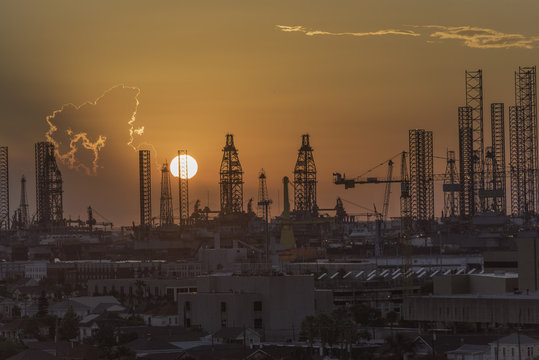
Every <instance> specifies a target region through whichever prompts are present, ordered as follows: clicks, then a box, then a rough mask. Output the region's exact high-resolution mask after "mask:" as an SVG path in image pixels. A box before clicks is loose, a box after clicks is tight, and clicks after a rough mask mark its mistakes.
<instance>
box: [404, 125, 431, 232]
mask: <svg viewBox="0 0 539 360" xmlns="http://www.w3.org/2000/svg"><path fill="white" fill-rule="evenodd" d="M408 140H409V154H410V155H409V161H410V198H411V202H410V205H411V207H410V212H411V216H412V220H413V221H419V222H424V221H429V220H432V219H434V182H433V175H434V172H433V171H434V169H433V155H432V131H427V130H424V129H414V130H410V131H409V138H408Z"/></svg>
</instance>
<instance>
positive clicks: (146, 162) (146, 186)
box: [138, 150, 152, 226]
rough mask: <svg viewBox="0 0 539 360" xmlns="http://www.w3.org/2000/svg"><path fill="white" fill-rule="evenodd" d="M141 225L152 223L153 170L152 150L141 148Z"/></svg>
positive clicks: (139, 153)
mask: <svg viewBox="0 0 539 360" xmlns="http://www.w3.org/2000/svg"><path fill="white" fill-rule="evenodd" d="M138 155H139V157H138V158H139V179H140V225H141V226H151V225H152V172H151V162H150V150H139V152H138Z"/></svg>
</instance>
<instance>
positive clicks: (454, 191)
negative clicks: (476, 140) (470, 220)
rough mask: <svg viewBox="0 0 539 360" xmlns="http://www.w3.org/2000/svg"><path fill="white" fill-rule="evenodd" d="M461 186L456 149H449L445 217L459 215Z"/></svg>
mask: <svg viewBox="0 0 539 360" xmlns="http://www.w3.org/2000/svg"><path fill="white" fill-rule="evenodd" d="M460 190H461V186H460V184H459V179H458V174H457V160H456V156H455V151H453V150H448V151H447V160H446V166H445V176H444V185H443V192H444V210H443V213H442V217H443V218H450V217H457V216H458V215H459V193H460Z"/></svg>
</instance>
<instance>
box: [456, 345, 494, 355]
mask: <svg viewBox="0 0 539 360" xmlns="http://www.w3.org/2000/svg"><path fill="white" fill-rule="evenodd" d="M488 353H490V346H488V345H468V344H465V345H462V346H461V347H459V348H458V349H456V350H452V351H447V352H446V354H488Z"/></svg>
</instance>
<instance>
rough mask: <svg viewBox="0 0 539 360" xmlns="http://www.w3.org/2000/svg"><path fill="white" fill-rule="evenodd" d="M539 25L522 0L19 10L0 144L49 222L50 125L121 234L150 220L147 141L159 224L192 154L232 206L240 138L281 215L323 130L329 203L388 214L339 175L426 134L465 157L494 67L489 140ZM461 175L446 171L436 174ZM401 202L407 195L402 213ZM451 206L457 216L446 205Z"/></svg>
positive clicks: (75, 207) (250, 172) (84, 188)
mask: <svg viewBox="0 0 539 360" xmlns="http://www.w3.org/2000/svg"><path fill="white" fill-rule="evenodd" d="M538 13H539V3H538V2H536V1H515V0H511V1H501V0H489V1H447V2H441V1H432V0H429V1H380V0H376V1H357V0H352V1H345V0H342V1H316V0H309V1H292V0H286V1H277V0H271V1H262V0H260V1H223V0H218V1H178V0H174V1H133V0H129V1H97V0H94V1H86V2H82V1H72V0H69V1H68V0H66V1H46V2H44V1H23V0H13V1H8V0H6V1H2V2H0V35H1V36H0V54H1V55H0V119H1V123H2V130H1V131H0V144H2V145H7V146H9V151H10V176H11V178H10V186H11V211H13V210H15V209H16V207H17V206H18V203H19V179H20V176H21V174H25V175H26V177H27V178H28V186H29V188H28V196H29V199H30V207H31V212H32V213H33V212H35V205H34V204H35V201H34V199H35V174H34V161H33V156H34V154H33V152H34V150H33V149H34V143H35V142H37V141H44V140H46V133H47V131H50V125H49V124H48V123H47V117H48V116H49V117H51V118H50V120H49V121H50V122H51V124H53V125H54V126H55V127H56V128H57V130H56V131H54V132H51V133H49V134H50V136H52V138H53V139H54V140H55V141H57V142H58V143H59V145H60V151H61V153H62V154H64V155H65V160H64V162H62V163H61V165H60V167H61V170H62V173H63V176H64V180H65V185H64V190H65V192H64V212H65V215H66V216H71V217H72V218H77V217H78V216H79V215H81V216H83V217H84V216H86V215H85V211H86V210H85V209H86V207H87V206H88V205H92V206H93V207H94V208H95V209H97V210H98V211H99V213H101V214H103V215H105V216H106V217H108V218H110V219H111V220H112V221H114V222H115V224H117V225H119V224H124V223H130V222H131V221H132V220H135V222H137V223H138V213H139V212H138V176H137V167H138V162H137V161H138V159H137V153H136V152H135V150H134V149H133V147H135V148H136V147H137V146H139V145H140V144H142V143H146V144H151V146H152V147H153V149H155V151H154V152H153V155H154V162H153V163H154V168H153V172H152V176H153V180H154V181H153V182H154V187H153V195H154V196H153V199H154V202H153V214H154V216H158V215H159V214H158V211H159V203H158V201H159V180H160V179H159V177H160V172H159V170H158V164H161V163H163V162H164V161H165V160H166V159H168V160H170V159H171V158H172V157H173V156H174V154H175V153H176V151H177V150H178V149H180V148H181V149H184V148H185V149H188V151H189V153H190V154H191V155H192V156H194V157H195V158H196V159H197V161H198V162H199V173H198V174H197V176H196V177H195V178H194V179H193V180H192V181H191V183H190V189H191V194H190V198H191V200H192V202H194V200H195V199H201V200H202V203H203V204H204V205H206V203H207V201H208V198H209V203H210V207H212V208H214V209H216V208H218V199H219V187H218V179H219V164H220V161H221V156H222V152H221V149H222V147H223V145H224V140H225V134H226V133H228V132H230V133H232V134H234V136H235V143H236V146H237V148H238V150H239V156H240V160H241V162H242V165H243V169H244V171H245V175H244V178H245V196H244V197H245V199H246V201H247V199H249V198H250V197H255V198H256V191H257V185H258V181H257V177H258V172H259V170H260V169H261V168H264V169H265V170H266V174H267V177H268V185H269V191H270V194H271V196H272V197H273V199H274V202H275V208H274V209H273V211H272V214H274V215H276V214H277V213H278V212H279V211H278V210H277V209H276V208H277V206H278V205H279V204H280V206H281V208H282V198H281V199H278V193H279V194H280V196H282V190H281V179H282V177H283V176H285V175H288V176H291V174H292V171H293V167H294V164H295V160H296V155H297V150H298V148H299V146H300V141H301V134H303V133H309V134H310V135H311V144H312V146H313V148H314V149H315V153H314V156H315V160H316V165H317V168H318V179H319V193H318V201H319V204H320V207H333V206H334V203H335V198H336V197H337V196H339V195H340V196H342V197H343V198H345V199H347V200H349V201H353V202H355V203H358V204H361V205H363V206H366V207H369V208H372V204H373V203H376V205H377V208H379V209H380V208H381V206H382V204H381V203H382V192H383V186H381V185H378V186H376V185H366V187H363V188H356V189H354V190H347V191H345V190H344V189H342V188H340V187H337V186H335V185H333V184H332V173H333V172H334V171H341V172H346V173H347V174H348V175H358V174H360V173H362V172H364V171H365V170H367V169H369V168H371V167H373V166H374V165H376V164H379V163H381V162H383V161H384V160H387V159H388V158H390V157H391V156H393V155H395V154H396V153H398V152H400V151H402V150H404V149H407V146H408V144H407V141H408V140H407V139H408V129H411V128H426V129H429V130H433V131H434V153H435V155H439V156H444V155H445V152H446V149H447V148H450V149H455V150H456V146H457V120H456V117H457V107H458V106H462V105H463V103H464V100H465V98H464V71H465V70H466V69H468V70H476V69H478V68H481V69H483V83H484V101H485V129H486V133H485V139H486V141H485V143H486V145H488V144H489V143H490V138H489V136H490V120H489V116H490V114H489V111H488V109H489V107H490V105H489V104H490V103H491V102H500V101H501V102H505V103H506V108H507V106H509V105H511V104H513V102H514V100H513V96H514V95H513V94H514V91H513V72H514V71H515V69H517V68H518V66H519V65H523V66H529V65H535V64H536V62H537V60H538V48H539V28H538V27H537V14H538ZM119 84H123V85H125V86H117V85H119ZM109 89H111V90H110V91H107V90H109ZM98 99H99V100H98ZM96 100H98V101H97V102H95V101H96ZM85 102H95V103H93V104H88V105H83V106H81V105H82V104H84V103H85ZM69 103H71V104H74V105H70V106H65V107H64V108H63V110H62V111H61V112H58V113H56V114H55V115H54V117H52V116H53V113H54V111H55V110H60V109H62V107H63V105H64V104H69ZM133 115H134V118H133ZM142 126H144V133H143V134H141V135H138V134H137V133H135V132H134V133H133V138H132V140H133V142H132V145H133V147H131V146H128V145H127V143H128V142H130V141H131V138H130V130H133V131H134V130H137V129H138V130H139V133H141V130H142V128H141V127H142ZM69 130H70V132H69V133H68V131H69ZM77 134H79V136H77V138H75V136H76V135H77ZM80 134H84V135H80ZM70 140H71V141H73V146H75V147H77V149H75V150H74V151H72V152H71V153H70V152H69V151H70V148H69V142H70ZM145 146H150V145H145ZM92 147H95V148H96V150H95V151H93V150H92V149H89V148H92ZM96 156H97V160H96ZM94 160H96V162H95V164H94V163H93V161H94ZM70 167H71V168H73V169H70ZM444 169H445V163H444V161H443V160H435V172H436V173H441V172H443V171H444ZM395 171H396V172H398V167H397V169H396V170H395ZM384 173H385V168H383V169H382V171H380V172H379V173H378V175H384ZM436 186H437V187H439V186H440V185H439V184H437V185H436ZM175 190H176V189H175ZM398 195H399V194H398V187H397V186H395V187H394V189H393V193H392V203H391V206H392V209H391V210H390V212H391V213H392V215H397V214H398ZM176 203H177V200H175V204H176ZM436 203H437V207H436V211H435V213H436V216H439V215H440V211H441V206H440V203H441V197H440V196H437V201H436ZM176 206H177V205H175V207H176ZM348 210H349V212H352V213H354V212H363V210H362V209H360V208H354V207H351V206H348Z"/></svg>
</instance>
